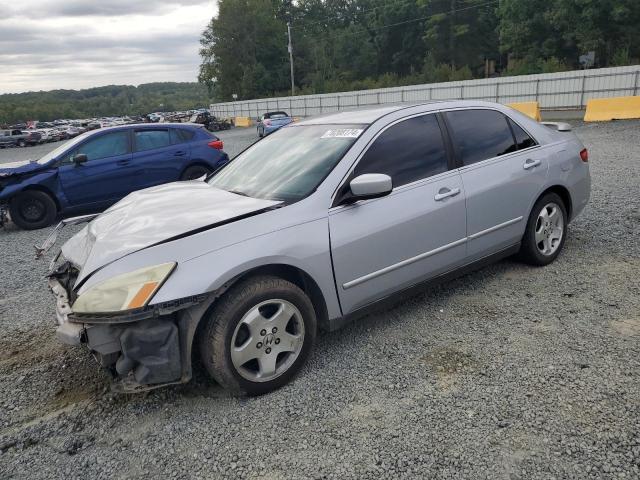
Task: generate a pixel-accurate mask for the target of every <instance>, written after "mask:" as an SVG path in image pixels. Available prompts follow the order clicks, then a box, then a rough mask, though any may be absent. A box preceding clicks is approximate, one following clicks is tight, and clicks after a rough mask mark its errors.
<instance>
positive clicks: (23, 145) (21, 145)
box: [18, 140, 27, 147]
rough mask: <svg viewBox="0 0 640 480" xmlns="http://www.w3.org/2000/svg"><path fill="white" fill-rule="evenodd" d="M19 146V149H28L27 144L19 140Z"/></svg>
mask: <svg viewBox="0 0 640 480" xmlns="http://www.w3.org/2000/svg"><path fill="white" fill-rule="evenodd" d="M18 146H19V147H26V146H27V142H25V141H24V140H19V141H18Z"/></svg>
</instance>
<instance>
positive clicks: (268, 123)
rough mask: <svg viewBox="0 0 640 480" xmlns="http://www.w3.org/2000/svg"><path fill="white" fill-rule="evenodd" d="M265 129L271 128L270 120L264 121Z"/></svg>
mask: <svg viewBox="0 0 640 480" xmlns="http://www.w3.org/2000/svg"><path fill="white" fill-rule="evenodd" d="M262 123H264V125H265V127H270V126H271V120H265V121H264V122H262Z"/></svg>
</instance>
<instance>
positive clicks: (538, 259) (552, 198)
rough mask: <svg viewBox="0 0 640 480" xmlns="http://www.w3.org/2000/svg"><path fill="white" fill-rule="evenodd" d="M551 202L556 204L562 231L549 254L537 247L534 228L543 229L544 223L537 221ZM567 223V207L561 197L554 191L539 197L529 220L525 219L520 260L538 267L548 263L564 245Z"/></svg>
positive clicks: (558, 253)
mask: <svg viewBox="0 0 640 480" xmlns="http://www.w3.org/2000/svg"><path fill="white" fill-rule="evenodd" d="M553 204H555V205H557V206H558V210H559V214H560V215H561V220H562V233H561V237H560V239H559V241H558V242H556V243H555V244H554V248H555V249H554V250H553V251H552V252H551V253H549V254H544V253H543V252H542V251H541V249H540V247H539V245H541V244H539V243H537V242H536V230H540V229H541V228H542V229H543V230H544V228H545V227H544V225H542V224H541V223H540V222H539V216H540V214H541V213H542V210H543V208H545V207H546V206H548V205H553ZM567 225H568V216H567V208H566V206H565V204H564V201H563V200H562V198H560V196H559V195H557V194H555V193H547V194H545V195H543V196H542V197H540V198H539V199H538V201H537V202H536V203H535V205H534V206H533V209H532V210H531V214H530V215H529V220H528V221H527V229H526V230H525V232H524V236H523V237H522V245H521V247H520V252H519V255H518V256H519V258H520V260H522V261H523V262H525V263H528V264H529V265H534V266H538V267H543V266H545V265H549V264H550V263H551V262H553V261H554V260H555V259H556V258H557V257H558V255H560V252H561V251H562V248H563V247H564V242H565V240H566V238H567Z"/></svg>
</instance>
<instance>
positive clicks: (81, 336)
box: [49, 262, 217, 392]
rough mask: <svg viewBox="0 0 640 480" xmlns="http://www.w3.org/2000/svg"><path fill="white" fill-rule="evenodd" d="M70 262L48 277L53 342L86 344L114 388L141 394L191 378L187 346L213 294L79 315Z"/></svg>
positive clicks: (74, 271) (212, 298)
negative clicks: (53, 308) (53, 314)
mask: <svg viewBox="0 0 640 480" xmlns="http://www.w3.org/2000/svg"><path fill="white" fill-rule="evenodd" d="M76 277H77V270H76V269H75V267H73V266H72V265H71V264H70V263H68V262H65V263H63V264H61V265H60V266H58V268H56V269H55V270H54V271H53V272H52V273H51V274H50V275H49V287H50V289H51V291H52V292H53V294H54V296H55V298H56V321H57V323H58V327H57V329H56V337H57V338H58V340H59V341H60V342H62V343H65V344H67V345H81V344H83V345H86V346H87V347H88V348H89V350H90V351H91V352H92V353H93V355H94V357H95V358H96V360H97V361H98V362H99V363H100V364H101V365H102V366H103V367H104V368H106V369H107V370H108V371H109V372H110V373H111V374H112V375H113V378H114V383H113V389H114V390H116V391H120V392H140V391H145V390H150V389H154V388H159V387H162V386H165V385H170V384H175V383H185V382H188V381H189V380H190V379H191V346H192V343H193V337H194V335H195V330H196V327H197V324H198V322H199V320H200V318H201V317H202V315H203V314H204V312H205V311H206V309H207V308H208V306H209V305H211V303H212V302H213V300H214V299H215V298H216V297H217V295H201V296H196V297H191V298H186V299H181V300H177V301H173V302H167V303H164V304H161V305H154V306H151V307H145V308H142V309H138V310H130V311H126V312H118V313H113V314H77V313H74V312H73V310H72V308H71V305H72V304H73V301H74V300H75V293H74V292H73V289H72V288H71V287H72V285H73V283H74V282H75V278H76Z"/></svg>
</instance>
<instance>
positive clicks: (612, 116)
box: [584, 97, 640, 122]
mask: <svg viewBox="0 0 640 480" xmlns="http://www.w3.org/2000/svg"><path fill="white" fill-rule="evenodd" d="M630 118H640V97H614V98H592V99H591V100H588V101H587V111H586V112H585V114H584V121H585V122H605V121H609V120H626V119H630Z"/></svg>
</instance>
